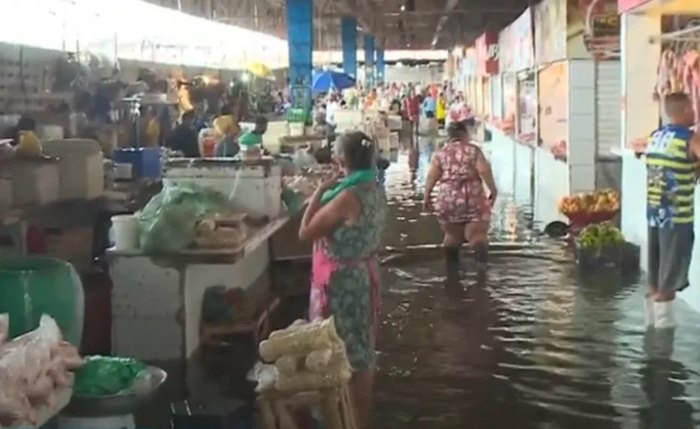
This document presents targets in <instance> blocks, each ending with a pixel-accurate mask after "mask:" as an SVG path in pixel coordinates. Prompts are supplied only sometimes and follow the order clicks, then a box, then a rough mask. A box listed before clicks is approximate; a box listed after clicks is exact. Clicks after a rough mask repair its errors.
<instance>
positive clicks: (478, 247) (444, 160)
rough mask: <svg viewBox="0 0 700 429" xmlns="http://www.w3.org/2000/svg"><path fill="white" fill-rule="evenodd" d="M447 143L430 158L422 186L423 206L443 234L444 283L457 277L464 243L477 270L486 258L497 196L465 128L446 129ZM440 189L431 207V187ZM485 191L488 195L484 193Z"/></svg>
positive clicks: (454, 125) (457, 124)
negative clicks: (438, 224)
mask: <svg viewBox="0 0 700 429" xmlns="http://www.w3.org/2000/svg"><path fill="white" fill-rule="evenodd" d="M448 136H449V141H448V142H447V144H446V145H445V146H443V147H442V148H441V149H440V150H439V151H438V152H437V153H436V154H435V156H434V157H433V161H432V163H431V165H430V171H429V172H428V177H427V179H426V184H425V194H424V201H423V205H424V207H425V209H426V210H428V211H433V210H434V211H435V213H436V215H437V218H438V221H439V222H440V226H441V227H442V230H443V231H444V233H445V237H444V239H443V242H442V244H443V246H444V248H445V264H446V269H447V279H448V281H454V280H456V279H457V278H458V277H459V249H460V247H461V246H462V244H463V243H464V241H465V240H466V241H467V242H469V245H470V246H471V248H472V249H473V251H474V255H475V258H476V262H477V267H478V268H479V269H484V268H485V267H486V263H487V256H488V235H487V234H488V230H489V224H490V222H491V208H492V207H493V203H494V201H495V199H496V194H497V193H498V191H497V189H496V183H495V182H494V180H493V174H492V172H491V165H490V164H489V162H488V161H487V160H486V157H484V154H483V153H482V152H481V149H479V147H478V146H476V145H474V144H472V143H470V141H469V133H468V131H467V125H466V124H465V123H463V122H453V123H451V124H450V125H449V126H448ZM437 183H440V189H439V192H438V195H437V198H436V199H435V205H434V206H433V200H432V195H431V194H432V193H433V188H434V187H435V185H436V184H437ZM484 185H486V188H488V191H489V193H488V195H487V194H486V192H485V190H484Z"/></svg>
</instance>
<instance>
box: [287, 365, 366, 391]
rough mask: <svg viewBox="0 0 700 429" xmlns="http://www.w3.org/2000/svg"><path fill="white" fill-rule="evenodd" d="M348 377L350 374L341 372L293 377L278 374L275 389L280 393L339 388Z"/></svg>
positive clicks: (312, 373) (307, 372) (300, 374)
mask: <svg viewBox="0 0 700 429" xmlns="http://www.w3.org/2000/svg"><path fill="white" fill-rule="evenodd" d="M350 377H352V373H351V372H350V371H343V370H339V371H335V372H328V373H315V372H310V371H302V372H298V373H296V374H293V375H284V374H280V375H279V377H278V378H277V381H276V382H275V388H276V389H277V390H279V391H280V392H300V391H309V390H319V389H328V388H331V387H336V386H340V385H341V384H343V383H344V382H346V381H348V380H350Z"/></svg>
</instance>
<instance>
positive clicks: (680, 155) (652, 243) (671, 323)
mask: <svg viewBox="0 0 700 429" xmlns="http://www.w3.org/2000/svg"><path fill="white" fill-rule="evenodd" d="M664 108H665V111H666V115H667V116H668V119H669V122H668V124H666V125H664V126H662V127H661V128H659V129H658V130H657V131H655V132H654V133H652V134H651V136H650V137H649V139H648V141H647V146H646V150H645V152H644V154H645V155H646V165H647V221H648V228H649V229H648V234H649V235H648V246H649V248H648V252H649V253H648V281H649V292H648V294H647V295H646V299H645V307H646V311H645V316H646V326H647V327H651V326H653V327H655V328H657V329H666V328H673V327H675V325H676V321H675V317H674V312H673V302H674V300H675V298H676V292H678V291H681V290H683V289H685V288H686V287H688V285H689V281H688V270H689V268H690V262H691V259H692V252H693V244H694V238H695V237H694V232H693V227H694V222H695V214H694V207H695V198H694V194H695V182H696V179H697V175H696V168H697V166H698V160H700V135H698V134H695V133H694V132H693V131H692V130H691V129H690V126H691V125H693V123H694V122H695V120H694V113H693V105H692V101H691V99H690V97H689V96H688V95H687V94H685V93H673V94H670V95H668V96H666V98H665V99H664ZM640 155H641V152H640Z"/></svg>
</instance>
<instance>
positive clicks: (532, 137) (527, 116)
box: [517, 72, 537, 145]
mask: <svg viewBox="0 0 700 429" xmlns="http://www.w3.org/2000/svg"><path fill="white" fill-rule="evenodd" d="M517 88H518V107H517V115H518V116H517V117H518V125H517V135H518V141H519V142H520V143H523V144H530V145H534V144H536V143H537V81H536V80H535V73H530V72H528V73H522V74H520V75H518V84H517Z"/></svg>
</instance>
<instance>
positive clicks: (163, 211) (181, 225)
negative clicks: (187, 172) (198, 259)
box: [139, 183, 228, 253]
mask: <svg viewBox="0 0 700 429" xmlns="http://www.w3.org/2000/svg"><path fill="white" fill-rule="evenodd" d="M226 210H228V201H227V199H226V197H224V195H223V194H221V193H219V192H216V191H214V190H211V189H209V188H205V187H202V186H198V185H195V184H191V183H189V184H182V185H171V186H167V187H165V188H164V189H163V190H162V191H161V192H160V193H159V194H158V195H156V196H154V197H153V198H152V199H151V201H149V202H148V204H146V207H144V209H143V211H142V212H141V215H140V216H139V238H140V240H141V248H143V250H144V251H146V252H152V253H162V252H175V251H178V250H182V249H185V248H187V247H189V246H190V245H191V244H192V243H193V242H194V240H195V237H196V227H197V222H199V221H200V220H202V218H204V217H205V216H206V215H207V214H211V213H216V212H221V211H226Z"/></svg>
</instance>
